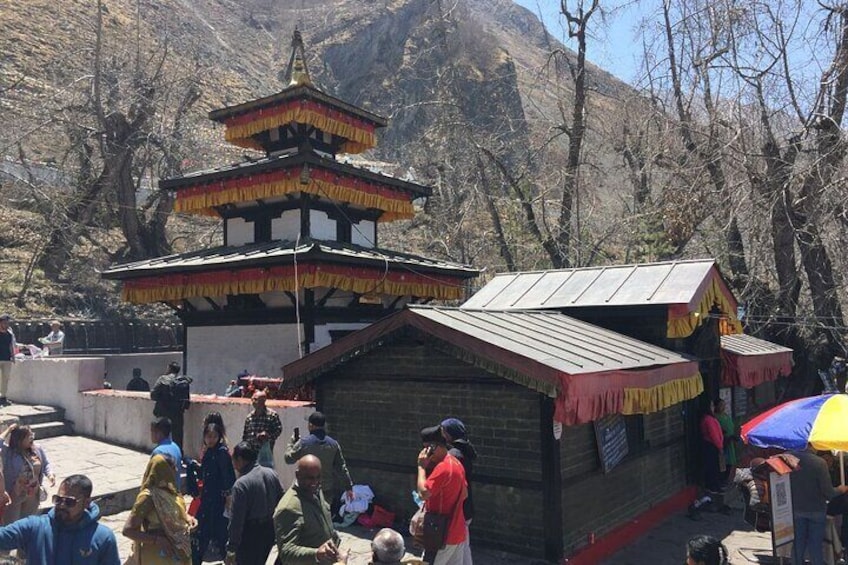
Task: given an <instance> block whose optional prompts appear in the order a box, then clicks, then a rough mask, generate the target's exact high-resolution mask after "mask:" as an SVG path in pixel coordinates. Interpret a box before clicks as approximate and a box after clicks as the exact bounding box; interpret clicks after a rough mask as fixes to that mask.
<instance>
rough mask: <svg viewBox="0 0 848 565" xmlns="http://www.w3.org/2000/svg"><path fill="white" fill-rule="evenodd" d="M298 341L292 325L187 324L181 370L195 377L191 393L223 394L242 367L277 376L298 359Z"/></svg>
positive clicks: (256, 372) (294, 326)
mask: <svg viewBox="0 0 848 565" xmlns="http://www.w3.org/2000/svg"><path fill="white" fill-rule="evenodd" d="M298 340H299V338H298V333H297V326H296V325H295V324H261V325H249V326H226V327H223V326H222V327H214V326H209V327H205V326H201V327H190V328H188V337H187V344H186V350H187V351H188V358H187V360H186V366H185V367H184V368H183V369H184V371H185V372H186V373H187V374H188V375H191V377H192V378H193V379H194V382H193V383H192V392H196V393H198V394H223V393H224V390H225V389H226V388H227V383H229V382H230V380H231V379H234V378H236V375H237V374H239V373H240V372H241V371H242V370H244V369H247V370H248V371H249V372H250V373H251V374H254V375H264V376H269V377H278V376H280V367H282V366H283V365H285V364H286V363H289V362H291V361H294V360H295V359H297V357H298V351H297V350H298V343H299V341H298ZM151 384H153V383H151Z"/></svg>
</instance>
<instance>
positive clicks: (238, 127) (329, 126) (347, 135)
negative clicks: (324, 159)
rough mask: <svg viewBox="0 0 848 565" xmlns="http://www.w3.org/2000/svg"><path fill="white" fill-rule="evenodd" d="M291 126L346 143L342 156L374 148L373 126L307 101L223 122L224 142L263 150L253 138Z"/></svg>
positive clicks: (375, 143) (261, 110)
mask: <svg viewBox="0 0 848 565" xmlns="http://www.w3.org/2000/svg"><path fill="white" fill-rule="evenodd" d="M292 122H295V123H301V124H309V125H311V126H313V127H315V128H318V129H320V130H321V131H324V132H327V133H330V134H333V135H337V136H339V137H342V138H344V139H345V140H346V141H345V143H344V144H342V147H341V152H342V153H362V152H363V151H367V150H368V149H371V148H372V147H376V145H377V136H376V135H375V133H374V126H373V125H372V124H369V123H368V122H365V121H363V120H359V119H357V118H354V117H352V116H349V115H347V114H345V113H343V112H339V111H338V110H333V109H331V108H327V107H326V106H324V105H322V104H320V103H317V102H311V101H303V100H296V101H293V102H289V103H288V104H285V105H283V106H280V107H276V108H261V109H259V110H255V111H253V112H250V113H247V114H243V115H241V116H236V117H234V118H230V119H228V120H226V121H225V122H224V123H225V125H226V128H227V129H226V132H225V134H224V138H225V139H226V140H227V141H228V142H230V143H232V144H234V145H238V146H239V147H246V148H251V149H259V150H261V149H263V148H262V146H261V145H259V143H257V142H256V141H255V140H254V139H253V136H254V135H257V134H259V133H262V132H264V131H268V130H271V129H273V128H277V127H281V126H284V125H286V124H290V123H292Z"/></svg>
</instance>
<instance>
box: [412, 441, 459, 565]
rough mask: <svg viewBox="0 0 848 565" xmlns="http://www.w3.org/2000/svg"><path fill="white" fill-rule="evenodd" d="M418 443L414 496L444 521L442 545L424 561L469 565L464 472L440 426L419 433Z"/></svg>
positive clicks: (427, 555)
mask: <svg viewBox="0 0 848 565" xmlns="http://www.w3.org/2000/svg"><path fill="white" fill-rule="evenodd" d="M421 442H422V443H423V444H424V448H423V449H422V450H421V451H420V452H419V453H418V479H417V481H416V485H417V487H418V494H419V496H420V497H421V498H422V499H424V505H425V508H426V510H427V512H428V513H433V514H441V515H446V516H447V517H448V518H447V531H446V535H445V538H444V544H445V545H444V546H443V547H442V548H441V549H439V550H438V551H436V552H435V555H433V552H431V551H428V552H426V553H425V554H424V561H426V562H427V563H431V564H433V565H472V561H471V552H470V551H466V546H467V545H468V527H467V526H466V525H465V515H464V514H463V510H462V503H463V501H465V498H466V497H467V496H468V488H467V483H466V482H465V470H464V469H463V467H462V463H460V462H459V461H458V460H457V459H456V458H455V457H454V456H453V455H451V454H449V453H448V445H447V440H445V437H444V435H443V434H442V430H441V426H433V427H430V428H424V429H423V430H421Z"/></svg>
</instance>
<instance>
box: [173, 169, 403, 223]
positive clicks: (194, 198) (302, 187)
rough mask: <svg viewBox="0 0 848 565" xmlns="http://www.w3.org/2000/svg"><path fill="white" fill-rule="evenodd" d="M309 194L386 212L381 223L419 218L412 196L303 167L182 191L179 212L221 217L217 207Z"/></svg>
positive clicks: (352, 178) (179, 199)
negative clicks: (288, 195) (302, 193)
mask: <svg viewBox="0 0 848 565" xmlns="http://www.w3.org/2000/svg"><path fill="white" fill-rule="evenodd" d="M296 192H305V193H309V194H314V195H317V196H323V197H324V198H327V199H329V200H335V201H337V202H344V203H348V204H354V205H357V206H362V207H363V208H374V209H377V210H382V211H383V214H381V215H380V218H379V221H381V222H391V221H393V220H406V219H410V218H412V217H413V216H414V215H415V209H414V208H413V206H412V195H411V194H408V193H405V192H402V191H399V190H394V189H392V188H389V187H388V186H386V185H380V184H375V183H371V182H368V181H365V180H361V179H358V178H355V177H349V176H344V175H339V174H337V173H334V172H331V171H325V170H322V169H315V168H310V169H307V170H305V171H304V169H303V167H297V168H292V169H287V170H284V171H272V172H268V173H261V174H257V175H251V176H247V177H237V178H230V179H224V180H221V181H217V182H212V183H204V184H199V185H195V186H191V187H189V188H183V189H179V190H178V191H177V195H176V200H175V202H174V211H175V212H188V213H195V214H205V215H210V216H217V215H218V213H217V212H215V210H214V207H216V206H223V205H225V204H235V203H237V202H250V201H254V200H259V199H267V198H271V197H274V196H284V195H286V194H293V193H296Z"/></svg>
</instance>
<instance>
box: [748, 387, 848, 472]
mask: <svg viewBox="0 0 848 565" xmlns="http://www.w3.org/2000/svg"><path fill="white" fill-rule="evenodd" d="M740 435H741V436H742V441H744V442H745V443H747V444H750V445H755V446H757V447H779V448H781V449H804V448H805V447H807V444H808V443H809V444H810V445H812V446H813V447H814V448H816V449H822V450H831V451H839V452H840V454H839V463H840V468H841V471H842V484H845V462H844V457H843V454H842V452H843V451H846V450H848V394H823V395H821V396H811V397H808V398H799V399H797V400H790V401H789V402H786V403H784V404H781V405H779V406H776V407H774V408H772V409H771V410H768V411H766V412H763V413H762V414H760V415H759V416H757V417H755V418H753V419H752V420H750V421H748V422H747V423H746V424H743V425H742V431H741V433H740Z"/></svg>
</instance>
